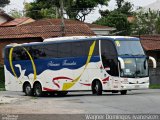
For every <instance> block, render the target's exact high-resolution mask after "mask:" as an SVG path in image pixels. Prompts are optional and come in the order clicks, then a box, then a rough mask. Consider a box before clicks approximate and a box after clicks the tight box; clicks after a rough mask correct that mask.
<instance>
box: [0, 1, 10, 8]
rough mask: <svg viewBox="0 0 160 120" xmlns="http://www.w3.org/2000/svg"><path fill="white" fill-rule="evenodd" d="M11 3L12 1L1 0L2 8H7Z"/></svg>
mask: <svg viewBox="0 0 160 120" xmlns="http://www.w3.org/2000/svg"><path fill="white" fill-rule="evenodd" d="M9 3H10V0H0V7H5V6H6V5H7V4H9Z"/></svg>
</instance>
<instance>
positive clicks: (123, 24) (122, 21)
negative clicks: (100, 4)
mask: <svg viewBox="0 0 160 120" xmlns="http://www.w3.org/2000/svg"><path fill="white" fill-rule="evenodd" d="M95 23H96V24H100V25H104V26H110V27H115V28H116V31H115V33H116V34H118V35H129V34H130V27H131V26H130V23H129V22H128V20H127V16H126V15H125V14H122V13H120V12H117V11H114V12H111V13H109V14H108V16H106V17H102V18H101V19H99V20H97V21H96V22H95Z"/></svg>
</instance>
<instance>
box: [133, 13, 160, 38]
mask: <svg viewBox="0 0 160 120" xmlns="http://www.w3.org/2000/svg"><path fill="white" fill-rule="evenodd" d="M158 33H160V16H159V13H158V12H156V11H151V10H149V11H148V12H144V11H143V10H141V11H139V12H138V13H136V15H135V21H134V24H133V34H139V35H141V34H158Z"/></svg>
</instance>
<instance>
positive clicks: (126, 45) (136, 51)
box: [115, 40, 145, 56]
mask: <svg viewBox="0 0 160 120" xmlns="http://www.w3.org/2000/svg"><path fill="white" fill-rule="evenodd" d="M115 44H116V48H117V52H118V55H122V56H123V55H124V56H125V55H141V56H143V55H145V53H144V50H143V48H142V46H141V43H140V41H127V40H124V41H119V40H116V41H115Z"/></svg>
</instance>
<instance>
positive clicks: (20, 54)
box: [12, 47, 29, 61]
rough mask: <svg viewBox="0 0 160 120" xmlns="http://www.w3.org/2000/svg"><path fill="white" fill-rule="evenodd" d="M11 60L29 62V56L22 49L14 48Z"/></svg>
mask: <svg viewBox="0 0 160 120" xmlns="http://www.w3.org/2000/svg"><path fill="white" fill-rule="evenodd" d="M12 59H13V61H18V60H29V56H28V54H27V52H26V51H25V50H24V49H23V48H21V47H16V48H14V50H13V58H12Z"/></svg>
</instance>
